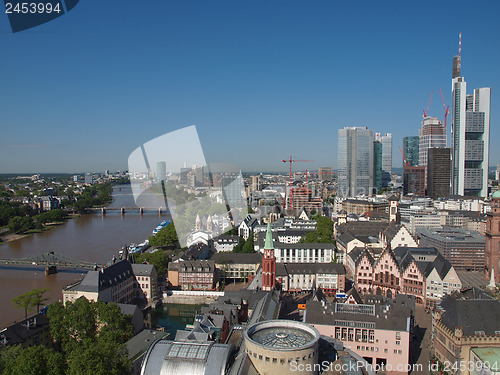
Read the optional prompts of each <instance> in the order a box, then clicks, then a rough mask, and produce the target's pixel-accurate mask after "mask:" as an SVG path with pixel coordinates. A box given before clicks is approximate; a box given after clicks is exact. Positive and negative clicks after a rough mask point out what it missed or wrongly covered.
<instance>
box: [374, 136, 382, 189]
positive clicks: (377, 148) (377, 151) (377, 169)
mask: <svg viewBox="0 0 500 375" xmlns="http://www.w3.org/2000/svg"><path fill="white" fill-rule="evenodd" d="M373 187H374V188H376V189H377V190H381V189H382V142H381V141H378V140H376V139H375V140H374V141H373Z"/></svg>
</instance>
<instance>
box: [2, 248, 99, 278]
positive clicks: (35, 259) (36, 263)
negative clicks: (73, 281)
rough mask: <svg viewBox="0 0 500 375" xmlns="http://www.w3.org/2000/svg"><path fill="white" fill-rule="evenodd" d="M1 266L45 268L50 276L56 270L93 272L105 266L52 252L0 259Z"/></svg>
mask: <svg viewBox="0 0 500 375" xmlns="http://www.w3.org/2000/svg"><path fill="white" fill-rule="evenodd" d="M1 266H7V267H16V266H19V267H23V268H24V267H34V268H40V267H43V266H45V273H46V274H48V275H50V274H53V273H56V272H57V268H65V269H88V270H93V269H97V268H104V267H106V266H107V265H104V264H97V263H95V262H94V263H93V262H87V261H84V260H78V259H73V258H69V257H66V256H62V255H57V254H55V253H54V252H53V251H50V252H48V253H44V254H40V255H35V256H31V257H25V258H9V259H0V267H1Z"/></svg>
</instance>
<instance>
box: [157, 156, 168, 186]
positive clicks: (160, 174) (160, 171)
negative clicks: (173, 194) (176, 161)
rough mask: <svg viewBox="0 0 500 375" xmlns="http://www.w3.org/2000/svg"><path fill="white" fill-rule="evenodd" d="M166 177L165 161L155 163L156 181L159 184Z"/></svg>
mask: <svg viewBox="0 0 500 375" xmlns="http://www.w3.org/2000/svg"><path fill="white" fill-rule="evenodd" d="M166 178H167V163H165V162H164V161H159V162H158V163H156V183H158V184H161V182H162V181H164V180H165V179H166Z"/></svg>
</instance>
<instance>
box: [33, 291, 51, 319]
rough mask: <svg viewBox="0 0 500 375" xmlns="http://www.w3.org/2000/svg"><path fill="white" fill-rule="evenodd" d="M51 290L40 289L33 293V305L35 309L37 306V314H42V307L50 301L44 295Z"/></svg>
mask: <svg viewBox="0 0 500 375" xmlns="http://www.w3.org/2000/svg"><path fill="white" fill-rule="evenodd" d="M48 290H49V288H44V289H39V288H35V289H33V290H32V291H31V292H29V293H30V294H31V305H32V306H33V307H35V306H36V309H37V312H38V313H40V306H41V305H43V304H44V303H45V302H47V301H48V300H49V299H48V298H46V297H44V296H43V295H44V294H45V292H47V291H48Z"/></svg>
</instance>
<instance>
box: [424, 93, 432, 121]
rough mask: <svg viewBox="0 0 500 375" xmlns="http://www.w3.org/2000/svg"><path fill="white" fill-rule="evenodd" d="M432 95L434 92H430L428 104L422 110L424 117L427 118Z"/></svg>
mask: <svg viewBox="0 0 500 375" xmlns="http://www.w3.org/2000/svg"><path fill="white" fill-rule="evenodd" d="M433 93H434V90H432V91H431V96H430V98H429V103H427V109H424V110H423V111H424V117H427V116H429V107H430V106H431V100H432V94H433Z"/></svg>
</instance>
